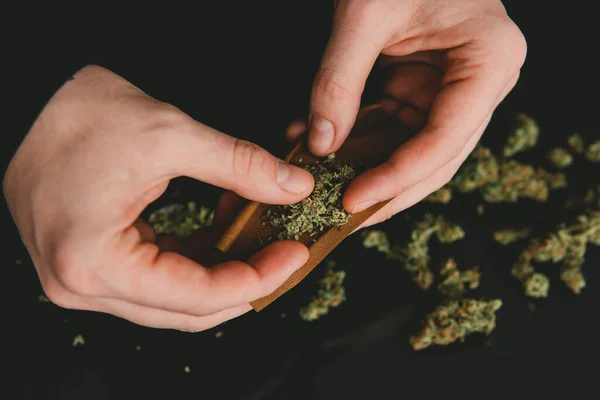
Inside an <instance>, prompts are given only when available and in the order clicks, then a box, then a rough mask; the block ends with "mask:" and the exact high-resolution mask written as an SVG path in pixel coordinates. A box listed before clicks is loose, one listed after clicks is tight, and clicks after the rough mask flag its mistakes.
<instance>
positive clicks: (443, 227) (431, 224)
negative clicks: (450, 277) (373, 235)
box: [388, 214, 465, 290]
mask: <svg viewBox="0 0 600 400" xmlns="http://www.w3.org/2000/svg"><path fill="white" fill-rule="evenodd" d="M433 235H435V236H436V237H437V239H438V240H439V241H440V242H441V243H452V242H454V241H457V240H460V239H462V238H463V237H464V236H465V232H464V231H463V230H462V228H461V227H460V226H458V225H455V224H452V223H449V222H447V221H446V220H445V219H444V217H443V216H441V215H440V216H437V217H434V216H433V215H431V214H426V215H425V216H424V217H423V219H422V220H421V221H418V222H417V223H416V224H415V225H414V227H413V231H412V233H411V241H410V242H409V243H408V244H407V245H394V246H393V247H392V249H391V251H390V253H389V254H388V258H390V259H395V260H400V261H401V262H402V263H403V264H404V268H405V269H406V270H407V271H408V272H409V273H410V274H411V276H412V279H413V281H414V282H415V283H416V284H417V286H418V287H419V288H421V289H423V290H425V289H428V288H429V287H430V286H431V284H432V283H433V281H434V276H433V273H432V272H431V270H430V269H429V261H430V256H429V244H428V243H429V239H430V238H431V237H432V236H433Z"/></svg>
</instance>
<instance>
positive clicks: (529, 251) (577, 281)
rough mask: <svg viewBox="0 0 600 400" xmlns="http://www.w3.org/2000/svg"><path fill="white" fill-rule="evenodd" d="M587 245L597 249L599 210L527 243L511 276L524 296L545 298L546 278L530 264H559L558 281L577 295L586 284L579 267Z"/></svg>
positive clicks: (599, 243) (547, 283)
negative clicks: (559, 274)
mask: <svg viewBox="0 0 600 400" xmlns="http://www.w3.org/2000/svg"><path fill="white" fill-rule="evenodd" d="M588 243H592V244H594V245H596V246H600V211H590V212H588V213H586V214H582V215H580V216H579V217H577V219H576V221H575V222H573V223H572V224H570V225H566V224H562V225H560V226H559V228H558V229H557V231H556V232H552V233H549V234H548V235H547V236H546V238H545V239H543V240H538V239H533V240H531V242H530V243H529V246H527V248H526V249H525V250H523V251H522V252H521V254H520V256H519V259H518V260H517V262H516V263H515V265H514V266H513V268H512V274H513V276H515V277H516V278H517V279H518V280H520V281H521V282H522V283H523V286H524V288H525V294H526V295H527V296H531V297H546V296H547V295H548V290H549V287H550V283H549V280H548V277H546V276H545V275H543V274H540V273H536V272H535V270H534V268H533V265H532V264H533V263H534V262H536V263H543V262H553V263H559V262H560V263H561V280H562V281H563V282H564V283H565V284H566V285H567V287H569V288H570V289H571V290H572V291H573V293H575V294H579V293H581V290H582V289H583V288H584V287H585V284H586V283H585V279H584V276H583V274H582V272H581V266H582V265H583V263H584V261H585V252H586V247H587V244H588Z"/></svg>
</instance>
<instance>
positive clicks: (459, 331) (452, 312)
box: [409, 299, 502, 350]
mask: <svg viewBox="0 0 600 400" xmlns="http://www.w3.org/2000/svg"><path fill="white" fill-rule="evenodd" d="M500 307H502V301H501V300H498V299H493V300H490V301H484V300H474V299H463V300H446V301H445V302H444V303H442V304H441V305H439V306H438V307H436V308H435V310H433V312H431V313H430V314H429V315H427V318H426V319H425V321H424V322H423V327H422V330H421V332H419V333H418V334H416V335H413V336H411V338H410V340H409V343H410V345H411V346H412V348H413V349H414V350H422V349H425V348H427V347H429V346H431V345H442V346H443V345H447V344H450V343H453V342H455V341H457V340H460V341H461V342H463V341H464V339H465V337H466V336H468V335H470V334H472V333H485V334H486V335H489V334H490V333H491V332H492V331H493V330H494V328H495V327H496V311H498V309H500Z"/></svg>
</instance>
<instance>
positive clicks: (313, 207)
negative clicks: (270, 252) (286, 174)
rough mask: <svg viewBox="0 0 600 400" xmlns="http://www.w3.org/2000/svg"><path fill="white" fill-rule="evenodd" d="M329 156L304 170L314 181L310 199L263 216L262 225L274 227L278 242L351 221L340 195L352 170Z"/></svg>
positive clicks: (275, 209)
mask: <svg viewBox="0 0 600 400" xmlns="http://www.w3.org/2000/svg"><path fill="white" fill-rule="evenodd" d="M332 156H333V155H332ZM332 156H330V157H328V158H327V159H325V160H324V161H323V162H320V163H318V164H315V165H310V166H307V167H306V170H307V171H308V172H310V173H311V174H312V175H313V176H314V179H315V188H314V190H313V192H312V193H311V194H310V196H308V197H307V198H306V199H304V200H302V201H301V202H299V203H295V204H290V205H284V206H277V207H275V208H273V209H271V210H268V211H267V213H266V214H265V223H267V222H268V223H270V224H271V225H273V226H274V227H275V228H276V230H277V238H278V239H280V240H284V239H287V240H299V239H300V237H301V236H302V235H304V234H309V235H311V236H312V235H314V234H317V233H319V232H321V231H323V230H324V229H325V228H329V227H333V226H336V227H341V226H342V225H344V224H345V223H346V222H348V221H349V220H350V217H351V215H350V214H349V213H347V212H346V211H345V210H344V207H343V206H342V194H343V190H344V189H345V188H346V186H347V185H348V183H349V182H350V180H351V179H352V178H354V176H355V170H354V168H353V167H351V166H349V165H346V164H343V163H341V162H339V161H336V160H335V158H334V157H332Z"/></svg>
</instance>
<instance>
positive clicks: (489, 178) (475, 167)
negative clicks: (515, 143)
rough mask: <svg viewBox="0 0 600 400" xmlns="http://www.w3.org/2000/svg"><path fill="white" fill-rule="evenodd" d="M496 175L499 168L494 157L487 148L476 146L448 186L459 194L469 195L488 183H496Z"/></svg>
mask: <svg viewBox="0 0 600 400" xmlns="http://www.w3.org/2000/svg"><path fill="white" fill-rule="evenodd" d="M498 174H499V166H498V161H497V160H496V157H495V156H494V155H493V154H492V152H491V151H490V149H488V148H487V147H483V146H477V147H475V149H474V150H473V152H472V153H471V154H470V155H469V158H468V160H467V162H466V163H465V164H463V166H462V167H461V168H460V170H459V171H458V173H457V174H456V175H455V176H454V178H452V180H451V181H450V183H449V186H452V187H455V188H456V189H457V190H458V191H459V192H462V193H469V192H472V191H474V190H476V189H479V188H482V187H484V186H485V185H487V184H488V183H493V182H497V181H498Z"/></svg>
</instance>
